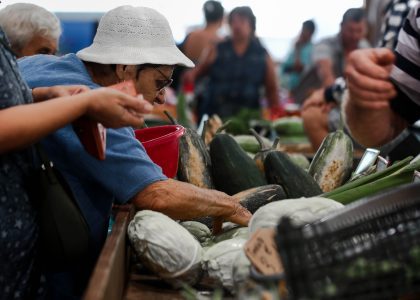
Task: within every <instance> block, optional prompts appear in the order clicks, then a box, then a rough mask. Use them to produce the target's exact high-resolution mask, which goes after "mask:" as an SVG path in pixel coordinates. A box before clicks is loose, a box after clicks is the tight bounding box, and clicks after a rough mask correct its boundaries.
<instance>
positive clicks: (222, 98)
mask: <svg viewBox="0 0 420 300" xmlns="http://www.w3.org/2000/svg"><path fill="white" fill-rule="evenodd" d="M266 56H267V51H266V49H265V48H264V47H263V46H262V45H261V43H260V42H259V40H258V39H257V38H253V39H252V40H251V41H250V43H249V45H248V48H247V49H246V51H245V53H244V54H242V55H240V56H239V55H237V54H236V53H235V51H234V48H233V42H232V40H231V39H227V40H226V41H223V42H221V43H219V44H218V45H217V57H216V60H215V62H214V63H213V65H212V66H211V67H210V70H209V78H210V81H209V84H208V88H207V90H206V92H205V94H204V103H203V112H202V113H207V114H213V113H217V114H218V115H219V116H221V117H229V116H232V115H234V114H236V113H238V112H239V110H240V109H241V108H250V109H258V108H259V107H260V105H259V99H260V90H261V88H262V87H263V85H264V79H265V72H266Z"/></svg>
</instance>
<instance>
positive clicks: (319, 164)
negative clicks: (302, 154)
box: [309, 130, 353, 192]
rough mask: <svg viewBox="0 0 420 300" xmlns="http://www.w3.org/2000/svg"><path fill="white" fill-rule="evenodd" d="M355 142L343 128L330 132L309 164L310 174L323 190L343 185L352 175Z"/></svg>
mask: <svg viewBox="0 0 420 300" xmlns="http://www.w3.org/2000/svg"><path fill="white" fill-rule="evenodd" d="M352 167H353V142H352V141H351V139H350V137H349V136H348V135H347V134H345V133H344V132H343V131H342V130H337V131H335V132H332V133H330V134H328V135H327V136H326V137H325V139H324V140H323V141H322V144H321V146H320V147H319V149H318V151H317V152H316V154H315V157H314V159H313V160H312V162H311V164H310V166H309V174H310V175H311V176H312V177H313V178H314V179H315V181H316V182H317V183H318V185H319V186H320V187H321V189H322V191H323V192H329V191H332V190H334V189H335V188H337V187H339V186H341V185H342V184H343V183H344V182H345V181H346V180H347V179H349V177H350V175H351V171H352Z"/></svg>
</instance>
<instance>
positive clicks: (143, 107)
mask: <svg viewBox="0 0 420 300" xmlns="http://www.w3.org/2000/svg"><path fill="white" fill-rule="evenodd" d="M85 93H86V96H88V97H89V99H90V101H89V107H88V111H87V115H89V116H90V117H91V118H92V119H94V120H96V121H98V122H100V123H102V125H104V126H105V127H110V128H118V127H124V126H133V127H141V126H142V125H143V124H144V118H143V116H144V114H148V113H150V112H151V111H152V109H153V106H152V105H151V104H150V103H149V102H147V101H146V100H144V99H143V96H142V95H139V96H137V97H133V96H130V95H127V94H125V93H122V92H120V91H117V90H114V89H111V88H100V89H97V90H92V91H89V92H85Z"/></svg>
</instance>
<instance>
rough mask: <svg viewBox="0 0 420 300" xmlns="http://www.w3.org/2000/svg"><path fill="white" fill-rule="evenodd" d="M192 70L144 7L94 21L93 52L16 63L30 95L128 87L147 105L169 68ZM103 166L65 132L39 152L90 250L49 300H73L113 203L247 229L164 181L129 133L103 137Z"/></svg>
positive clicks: (244, 219) (232, 207) (225, 207)
mask: <svg viewBox="0 0 420 300" xmlns="http://www.w3.org/2000/svg"><path fill="white" fill-rule="evenodd" d="M177 65H181V66H185V67H193V66H194V64H193V63H192V61H191V60H189V59H188V58H187V57H186V56H185V55H184V54H182V52H181V51H179V49H178V48H177V47H176V45H175V42H174V39H173V36H172V31H171V28H170V26H169V23H168V21H167V20H166V18H165V17H164V16H163V15H162V14H160V13H159V12H157V11H156V10H154V9H151V8H147V7H133V6H128V5H127V6H121V7H117V8H115V9H113V10H111V11H109V12H107V13H106V14H105V15H104V16H103V17H102V18H101V20H100V22H99V26H98V30H97V33H96V35H95V38H94V41H93V43H92V45H90V46H89V47H87V48H84V49H82V50H80V51H79V52H77V54H67V55H65V56H62V57H56V56H51V55H36V56H31V57H26V58H23V59H21V60H19V67H20V69H21V71H22V74H23V77H24V79H25V80H26V82H27V83H28V85H29V87H31V88H35V87H38V86H49V85H56V84H61V85H67V84H84V85H86V86H88V87H90V88H92V89H96V88H99V87H101V86H108V85H112V84H116V83H119V82H123V81H129V80H132V81H134V83H135V87H136V90H137V92H139V93H142V95H143V96H144V99H145V100H147V101H148V102H149V103H151V104H154V103H158V104H161V103H164V102H165V95H166V87H168V86H169V85H170V84H171V83H172V79H171V76H172V72H173V69H174V68H175V66H177ZM106 141H107V149H106V159H105V160H103V161H99V160H97V159H96V158H94V157H93V156H91V155H90V154H89V153H87V152H86V151H85V150H84V148H83V146H82V145H81V143H80V141H79V139H78V137H77V135H76V134H75V132H74V130H73V128H72V127H71V126H66V127H64V128H61V129H60V130H58V131H56V132H54V133H53V134H51V135H50V136H48V137H47V138H46V139H44V140H43V141H42V145H43V147H44V149H45V151H46V152H47V154H48V156H49V158H50V159H51V160H52V161H53V162H54V165H55V166H56V167H57V169H59V170H60V171H61V172H62V175H63V177H64V178H65V179H66V181H67V182H68V184H69V186H70V188H71V190H72V192H73V194H74V196H75V199H76V201H77V203H78V204H79V206H80V208H81V211H82V213H83V215H84V216H85V219H86V222H87V224H88V227H89V232H90V239H91V246H92V247H91V249H90V255H89V258H87V261H86V262H85V263H83V264H82V263H79V264H74V265H73V266H72V267H71V268H69V269H68V270H67V271H68V272H62V273H58V274H57V273H54V274H50V277H49V279H50V280H49V287H50V288H51V291H52V298H53V299H60V300H61V299H74V298H72V297H75V298H76V299H77V298H80V296H81V294H82V293H83V291H84V288H85V286H86V284H87V282H88V279H89V276H90V273H91V271H92V270H93V267H94V264H95V262H96V260H97V258H98V256H99V253H100V251H101V249H102V246H103V244H104V242H105V239H106V237H107V232H108V224H109V217H110V213H111V207H112V204H113V203H118V204H125V203H128V202H129V201H131V202H132V203H133V204H134V205H135V206H136V207H137V208H138V209H150V210H155V211H159V212H162V213H164V214H166V215H168V216H170V217H172V218H174V219H180V220H191V219H193V218H196V217H202V216H214V217H221V218H223V219H227V220H229V221H232V222H235V223H239V224H242V225H246V224H247V223H248V221H249V218H250V216H251V215H250V213H249V212H248V211H247V210H246V209H244V208H243V207H242V206H241V205H240V204H239V203H238V202H237V201H235V200H234V198H233V197H231V196H228V195H227V194H225V193H222V192H219V191H216V190H209V189H202V188H199V187H197V186H194V185H192V184H188V183H185V182H180V181H177V180H173V179H169V178H167V177H166V176H165V175H164V174H163V173H162V170H161V168H160V167H159V166H157V165H156V164H154V163H153V162H152V161H151V159H150V158H149V156H148V155H147V153H146V151H145V149H144V147H143V145H142V144H141V143H139V142H138V141H137V140H136V139H135V135H134V131H133V129H132V128H131V127H125V128H120V129H109V130H107V137H106Z"/></svg>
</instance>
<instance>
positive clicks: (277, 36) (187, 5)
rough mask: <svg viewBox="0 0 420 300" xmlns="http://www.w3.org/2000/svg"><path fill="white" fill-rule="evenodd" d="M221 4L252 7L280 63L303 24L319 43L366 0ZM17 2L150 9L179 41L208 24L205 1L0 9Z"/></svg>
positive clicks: (111, 0)
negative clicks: (314, 27)
mask: <svg viewBox="0 0 420 300" xmlns="http://www.w3.org/2000/svg"><path fill="white" fill-rule="evenodd" d="M219 1H220V2H221V3H222V4H223V6H224V7H225V10H226V11H227V12H229V11H230V10H232V9H233V8H234V7H236V6H242V5H248V6H250V7H251V8H252V10H253V11H254V14H255V15H256V17H257V35H258V36H259V37H260V38H261V39H262V41H263V43H264V44H265V45H266V46H267V48H268V50H269V52H270V53H271V54H272V55H273V57H274V58H275V59H276V60H281V59H282V58H284V56H285V55H286V53H287V51H288V48H289V46H290V45H291V43H292V42H293V40H294V38H295V37H296V36H297V34H298V33H299V30H300V27H301V24H302V22H303V21H305V20H307V19H313V20H314V21H315V23H316V24H317V31H316V33H315V37H314V39H315V41H316V40H319V39H320V38H322V37H325V36H330V35H334V34H335V33H337V32H338V30H339V23H340V20H341V17H342V15H343V13H344V12H345V11H346V9H348V8H350V7H360V6H362V5H363V0H219ZM17 2H29V3H34V4H37V5H39V6H42V7H44V8H46V9H48V10H50V11H52V12H106V11H108V10H111V9H113V8H115V7H117V6H120V5H134V6H148V7H151V8H155V9H156V10H158V11H160V12H161V13H162V14H163V15H165V16H166V17H167V19H168V21H169V23H170V25H171V28H172V31H173V34H174V38H175V40H176V41H177V42H181V41H182V39H183V38H184V36H185V33H186V32H187V31H188V29H189V28H191V27H193V26H200V25H201V24H203V23H204V17H203V14H202V10H201V9H202V5H203V3H204V2H205V0H96V1H92V0H26V1H25V0H21V1H12V0H1V1H0V8H3V7H4V6H6V5H8V4H13V3H17Z"/></svg>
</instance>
